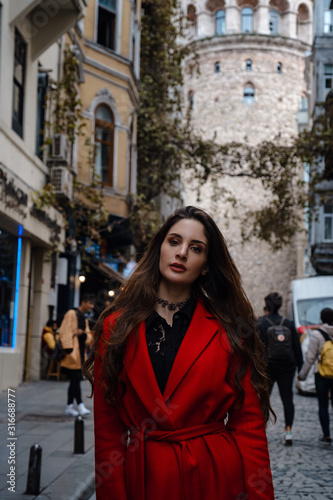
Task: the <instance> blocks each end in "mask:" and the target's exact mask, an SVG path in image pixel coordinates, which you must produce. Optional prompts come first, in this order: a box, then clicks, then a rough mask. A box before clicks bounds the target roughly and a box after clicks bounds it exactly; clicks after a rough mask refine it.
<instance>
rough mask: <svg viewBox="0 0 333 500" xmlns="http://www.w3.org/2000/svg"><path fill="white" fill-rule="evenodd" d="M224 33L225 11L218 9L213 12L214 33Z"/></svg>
mask: <svg viewBox="0 0 333 500" xmlns="http://www.w3.org/2000/svg"><path fill="white" fill-rule="evenodd" d="M223 33H225V12H224V10H218V11H217V12H216V14H215V34H216V35H223Z"/></svg>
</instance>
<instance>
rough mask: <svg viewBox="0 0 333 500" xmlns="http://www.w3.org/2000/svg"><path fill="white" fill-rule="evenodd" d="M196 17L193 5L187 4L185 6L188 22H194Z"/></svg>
mask: <svg viewBox="0 0 333 500" xmlns="http://www.w3.org/2000/svg"><path fill="white" fill-rule="evenodd" d="M196 19H197V12H196V8H195V7H194V5H192V4H189V5H188V6H187V20H188V21H189V22H190V23H193V24H195V22H196Z"/></svg>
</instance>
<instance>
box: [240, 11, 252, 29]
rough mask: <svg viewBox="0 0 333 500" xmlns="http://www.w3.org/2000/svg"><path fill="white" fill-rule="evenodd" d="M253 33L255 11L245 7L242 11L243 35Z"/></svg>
mask: <svg viewBox="0 0 333 500" xmlns="http://www.w3.org/2000/svg"><path fill="white" fill-rule="evenodd" d="M252 32H253V9H251V7H244V9H242V33H252Z"/></svg>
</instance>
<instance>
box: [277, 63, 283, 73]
mask: <svg viewBox="0 0 333 500" xmlns="http://www.w3.org/2000/svg"><path fill="white" fill-rule="evenodd" d="M276 71H277V73H282V63H281V62H278V63H277V65H276Z"/></svg>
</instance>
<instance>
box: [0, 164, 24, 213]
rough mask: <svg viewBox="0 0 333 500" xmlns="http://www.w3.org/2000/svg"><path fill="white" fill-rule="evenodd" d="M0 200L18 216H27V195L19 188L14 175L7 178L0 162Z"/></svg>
mask: <svg viewBox="0 0 333 500" xmlns="http://www.w3.org/2000/svg"><path fill="white" fill-rule="evenodd" d="M0 201H2V202H3V203H4V205H5V207H6V208H10V209H11V210H13V211H14V212H16V213H17V214H18V215H19V216H20V217H22V218H23V219H25V218H26V217H27V206H28V195H27V194H26V193H25V192H24V191H22V189H20V188H19V187H18V186H17V184H16V181H15V180H14V177H12V178H9V176H8V175H7V174H6V172H5V171H4V169H3V166H2V165H1V164H0Z"/></svg>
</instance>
